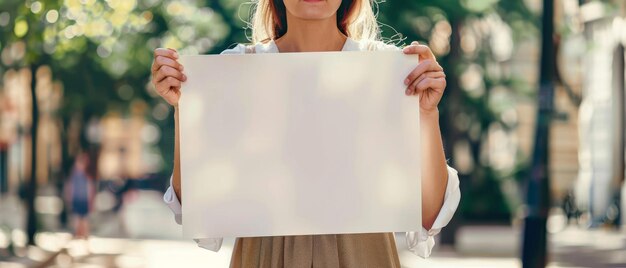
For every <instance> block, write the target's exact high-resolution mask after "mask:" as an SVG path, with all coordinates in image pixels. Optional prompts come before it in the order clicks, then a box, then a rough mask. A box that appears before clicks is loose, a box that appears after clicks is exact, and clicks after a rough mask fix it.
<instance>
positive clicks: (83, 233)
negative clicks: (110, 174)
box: [65, 152, 95, 239]
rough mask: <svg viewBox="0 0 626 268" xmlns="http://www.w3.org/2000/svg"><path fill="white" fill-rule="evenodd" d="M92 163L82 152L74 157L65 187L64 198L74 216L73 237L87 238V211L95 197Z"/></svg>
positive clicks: (87, 155)
mask: <svg viewBox="0 0 626 268" xmlns="http://www.w3.org/2000/svg"><path fill="white" fill-rule="evenodd" d="M93 167H94V161H93V160H92V159H90V155H89V154H88V153H86V152H82V153H80V154H78V155H77V156H76V160H75V162H74V167H73V169H72V173H71V175H70V177H69V180H68V182H67V183H66V185H65V187H66V188H65V191H66V193H65V194H66V197H67V199H68V202H69V204H70V207H71V209H72V214H73V215H74V219H75V220H74V221H75V225H74V227H75V229H74V237H76V238H78V239H87V238H89V219H88V216H89V211H90V208H91V204H92V203H93V199H94V196H95V186H94V182H93V178H95V173H94V172H92V171H93Z"/></svg>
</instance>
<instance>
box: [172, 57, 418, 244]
mask: <svg viewBox="0 0 626 268" xmlns="http://www.w3.org/2000/svg"><path fill="white" fill-rule="evenodd" d="M181 63H182V64H183V65H184V66H185V74H186V75H187V77H188V80H187V82H185V83H184V84H183V89H182V92H183V93H182V97H181V100H180V105H179V109H180V142H181V176H182V196H183V198H182V199H183V207H182V208H183V235H184V237H186V238H207V237H249V236H277V235H304V234H336V233H373V232H391V231H416V230H419V229H420V226H421V185H420V184H421V178H420V143H419V139H420V137H419V135H420V128H419V105H418V99H417V97H408V96H406V95H405V93H404V90H405V86H404V84H403V81H404V79H405V78H406V76H407V75H408V74H409V73H410V71H411V70H412V69H413V68H414V67H415V66H416V65H417V56H408V55H404V54H403V53H402V52H401V51H378V52H316V53H280V54H253V55H204V56H183V57H182V58H181Z"/></svg>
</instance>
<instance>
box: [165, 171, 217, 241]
mask: <svg viewBox="0 0 626 268" xmlns="http://www.w3.org/2000/svg"><path fill="white" fill-rule="evenodd" d="M163 201H164V202H165V204H167V206H168V207H169V208H170V210H172V212H173V213H174V220H176V223H178V224H182V223H183V214H182V206H181V205H180V202H179V201H178V196H176V192H174V188H172V178H171V177H170V186H169V187H168V188H167V191H165V194H164V195H163ZM223 240H224V239H223V238H221V237H218V238H199V239H194V241H196V243H198V246H199V247H201V248H205V249H208V250H211V251H215V252H217V251H219V250H220V248H221V247H222V241H223Z"/></svg>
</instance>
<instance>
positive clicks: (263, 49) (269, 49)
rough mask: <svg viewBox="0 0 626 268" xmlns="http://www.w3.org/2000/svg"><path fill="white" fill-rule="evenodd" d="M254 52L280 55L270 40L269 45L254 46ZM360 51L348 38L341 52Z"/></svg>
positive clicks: (354, 42) (352, 40) (357, 45)
mask: <svg viewBox="0 0 626 268" xmlns="http://www.w3.org/2000/svg"><path fill="white" fill-rule="evenodd" d="M254 50H255V52H256V53H279V51H278V46H276V43H275V42H274V40H273V39H272V40H270V41H268V42H267V43H258V44H256V45H255V46H254ZM357 50H359V43H358V42H357V41H355V40H354V39H352V38H350V37H348V38H346V42H345V43H344V44H343V48H342V49H341V51H357Z"/></svg>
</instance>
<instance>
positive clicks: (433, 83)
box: [413, 78, 446, 94]
mask: <svg viewBox="0 0 626 268" xmlns="http://www.w3.org/2000/svg"><path fill="white" fill-rule="evenodd" d="M445 83H446V80H445V79H443V78H425V79H424V80H422V81H421V82H419V83H418V84H417V85H416V86H415V88H414V89H413V94H421V93H422V92H424V91H425V90H428V89H429V88H430V89H432V90H434V91H436V92H441V89H443V88H445Z"/></svg>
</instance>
